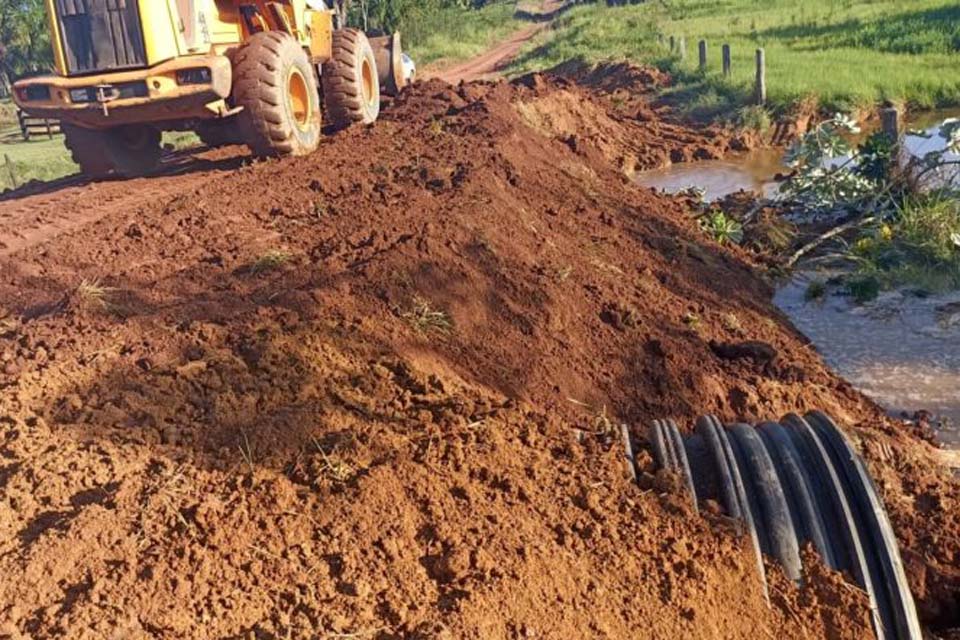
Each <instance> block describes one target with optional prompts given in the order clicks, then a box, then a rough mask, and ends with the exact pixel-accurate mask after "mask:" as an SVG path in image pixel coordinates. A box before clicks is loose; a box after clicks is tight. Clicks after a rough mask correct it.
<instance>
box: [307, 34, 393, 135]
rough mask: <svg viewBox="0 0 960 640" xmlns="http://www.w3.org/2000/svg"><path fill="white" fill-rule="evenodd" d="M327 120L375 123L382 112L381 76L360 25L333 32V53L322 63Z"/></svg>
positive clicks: (335, 123)
mask: <svg viewBox="0 0 960 640" xmlns="http://www.w3.org/2000/svg"><path fill="white" fill-rule="evenodd" d="M321 76H322V78H323V101H324V104H325V105H326V108H327V120H328V121H329V122H330V123H331V124H333V126H334V127H335V128H337V129H342V128H344V127H348V126H350V125H351V124H353V123H355V122H362V123H363V124H373V123H374V122H375V121H376V119H377V116H379V115H380V79H379V77H378V75H377V62H376V60H375V59H374V56H373V49H372V48H371V47H370V42H369V41H368V40H367V36H366V35H364V33H363V32H362V31H358V30H357V29H339V30H337V31H334V32H333V57H332V58H331V59H330V60H329V61H327V62H326V63H325V64H324V65H323V73H322V74H321Z"/></svg>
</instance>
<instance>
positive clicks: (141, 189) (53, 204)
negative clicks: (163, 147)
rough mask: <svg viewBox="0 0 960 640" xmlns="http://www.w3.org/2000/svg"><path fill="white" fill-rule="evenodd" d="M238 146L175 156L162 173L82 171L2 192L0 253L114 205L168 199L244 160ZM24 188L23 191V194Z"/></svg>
mask: <svg viewBox="0 0 960 640" xmlns="http://www.w3.org/2000/svg"><path fill="white" fill-rule="evenodd" d="M242 158H243V154H242V152H241V151H240V150H239V149H238V148H233V149H229V150H228V149H223V150H219V151H216V152H208V151H206V150H204V151H203V152H201V153H200V154H198V155H180V156H175V157H173V158H171V159H170V160H169V161H168V162H167V166H166V167H165V168H164V169H163V170H161V171H160V173H158V174H154V175H150V176H145V177H142V178H135V179H130V180H108V181H101V182H91V181H87V180H85V179H84V178H83V177H81V176H75V177H71V178H67V179H64V180H58V181H55V182H50V183H47V184H41V185H27V186H26V187H23V188H21V189H20V190H18V191H14V192H8V193H6V194H4V195H3V196H2V197H0V257H5V256H8V255H12V254H14V253H16V252H18V251H22V250H24V249H28V248H30V247H33V246H36V245H38V244H41V243H43V242H46V241H47V240H50V239H52V238H55V237H57V236H59V235H61V234H64V233H69V232H71V231H74V230H76V229H79V228H81V227H83V226H85V225H88V224H91V223H93V222H96V221H97V220H100V219H102V218H104V217H106V216H108V215H110V214H112V213H114V212H116V211H121V210H124V209H131V208H135V207H138V206H141V205H142V204H144V203H147V202H155V201H157V200H162V199H165V198H166V199H170V198H173V197H174V196H176V195H178V194H180V193H183V192H185V191H189V190H191V189H193V188H195V187H196V186H198V185H200V184H203V183H204V182H206V181H208V180H211V179H213V178H214V177H216V176H218V175H224V174H226V173H228V172H230V171H232V170H233V169H235V168H236V167H237V166H238V165H239V163H240V162H242ZM21 194H22V195H21Z"/></svg>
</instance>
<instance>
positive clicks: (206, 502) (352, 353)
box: [0, 67, 960, 640]
mask: <svg viewBox="0 0 960 640" xmlns="http://www.w3.org/2000/svg"><path fill="white" fill-rule="evenodd" d="M661 76H662V74H658V73H657V72H652V71H650V70H643V69H631V68H627V67H617V68H613V69H610V70H607V71H605V72H602V73H596V74H593V75H592V76H589V77H585V78H582V79H581V80H580V83H579V84H577V83H572V82H570V81H568V80H563V81H559V80H558V81H554V80H551V79H549V78H543V77H539V76H538V77H529V78H525V79H523V80H522V81H519V82H516V83H513V84H508V83H479V84H469V83H468V84H465V85H462V86H460V87H458V88H452V87H450V86H449V85H446V84H444V83H442V82H439V81H432V82H426V83H421V84H419V85H417V86H415V87H413V88H411V89H410V90H408V91H406V92H404V93H403V94H402V95H401V96H400V97H398V98H397V100H395V101H394V102H393V103H392V104H391V105H390V107H389V108H388V109H386V110H385V112H384V114H383V119H382V121H380V122H378V124H377V125H376V126H375V127H369V128H368V127H355V128H352V129H349V130H347V131H345V132H342V133H340V134H337V135H335V136H332V137H330V138H328V139H326V140H325V141H324V143H323V145H322V147H321V149H320V150H319V151H318V152H317V153H316V154H314V155H312V156H309V157H306V158H288V159H283V160H271V161H264V162H257V163H251V164H249V165H244V166H230V165H229V164H218V161H215V160H214V161H213V162H214V164H212V165H208V166H200V167H199V170H196V171H193V172H192V173H191V172H188V173H185V174H183V175H179V176H167V177H162V178H159V179H158V181H155V182H149V181H130V182H112V183H103V184H99V185H73V186H68V187H66V188H64V189H60V190H55V191H54V192H52V193H39V194H34V195H26V196H23V197H20V198H17V197H9V196H8V197H7V199H6V200H4V201H3V202H0V217H3V216H6V217H7V219H10V220H14V219H19V220H21V221H29V220H30V218H29V217H28V215H29V214H27V213H25V211H30V210H34V209H37V210H42V211H45V212H46V213H45V214H44V216H45V217H44V220H47V219H48V218H53V217H54V216H55V215H58V216H60V218H59V219H60V222H59V223H57V224H59V225H61V226H60V227H54V226H51V225H50V224H47V225H46V226H42V228H43V229H54V230H55V231H54V232H41V233H37V232H35V231H30V230H27V231H30V233H35V235H32V236H31V235H30V234H29V233H21V232H20V231H19V230H17V229H14V228H13V225H12V224H8V226H7V227H6V228H7V230H6V231H5V232H4V233H5V234H6V235H5V236H4V237H5V238H8V239H14V240H16V241H17V242H20V243H21V244H20V245H18V246H16V247H14V246H13V244H12V242H13V240H10V241H9V242H8V245H7V249H6V250H5V253H4V255H0V575H3V576H4V580H2V581H0V637H3V638H10V639H11V640H26V639H28V638H29V639H31V640H37V639H42V638H96V639H100V638H123V639H124V640H126V639H134V640H140V639H148V638H149V639H158V638H159V639H174V638H176V639H180V638H195V639H197V640H207V639H210V640H213V639H217V640H220V639H222V638H270V639H281V638H318V637H319V638H324V637H357V638H361V637H362V638H373V639H376V640H393V639H397V638H410V639H428V638H429V639H437V640H440V639H448V640H452V639H453V638H477V639H479V638H483V639H484V640H486V639H501V638H502V639H504V640H506V639H514V638H518V637H528V638H529V637H537V638H551V639H552V638H557V639H560V638H563V639H567V638H591V639H593V638H617V639H619V638H630V637H636V636H637V633H638V631H637V630H638V629H639V630H642V632H641V634H642V635H644V636H645V637H652V638H735V639H744V640H753V639H755V638H758V637H783V638H827V637H829V638H836V639H841V640H861V639H864V638H870V637H872V630H871V627H870V612H869V606H868V603H867V602H866V599H865V598H864V596H863V594H862V592H860V591H859V590H857V589H854V588H851V586H850V585H849V583H848V582H847V581H846V579H845V578H844V577H843V576H840V575H837V574H834V573H831V572H829V571H827V570H826V569H824V568H823V567H822V566H821V565H820V564H819V563H818V560H817V559H816V557H812V556H806V557H805V560H804V562H805V567H806V570H807V572H808V573H807V576H808V578H807V580H805V582H804V583H803V585H799V586H798V585H796V584H794V583H792V582H790V581H789V580H787V579H786V578H785V577H784V576H783V574H782V573H780V572H778V571H777V570H775V569H774V568H773V567H771V569H770V572H769V577H770V580H771V590H770V593H771V599H770V602H769V603H767V602H766V601H765V599H764V593H763V589H762V587H761V585H760V584H759V581H758V579H757V575H756V573H755V567H754V565H753V562H752V559H751V557H750V553H749V550H748V548H747V545H746V544H745V541H744V539H743V538H742V537H741V536H739V535H738V533H737V531H738V529H737V528H736V527H734V526H733V525H732V523H731V522H730V520H729V519H728V518H726V517H724V516H723V515H722V514H720V513H719V512H718V510H717V509H713V508H707V509H705V514H704V516H703V517H697V516H696V515H695V514H693V513H692V511H691V509H690V507H689V505H688V501H687V500H686V499H685V498H684V497H683V496H681V495H680V494H679V493H678V492H677V487H678V485H677V483H676V482H675V479H674V478H671V477H669V476H664V475H662V474H660V475H658V474H657V473H656V472H655V468H654V465H653V461H652V458H651V456H650V452H649V450H648V449H647V448H645V447H641V448H640V450H639V452H638V454H639V465H640V467H641V478H640V482H641V485H640V486H638V485H637V484H635V483H633V482H631V481H630V480H629V478H628V477H627V475H626V473H625V467H624V464H623V460H622V454H621V447H620V444H619V443H618V441H617V434H618V425H619V424H621V423H625V424H627V425H629V426H630V428H631V429H632V430H633V431H634V433H635V434H636V435H637V436H638V438H639V441H640V442H641V443H642V442H643V441H644V439H643V437H644V433H645V428H644V427H645V425H646V424H648V423H649V422H650V420H652V419H654V418H659V417H662V416H672V417H674V418H676V419H677V420H678V421H681V422H682V423H683V424H684V425H685V427H686V428H689V425H690V423H691V419H692V417H693V416H695V415H697V414H699V413H704V412H712V413H715V414H717V415H719V416H720V417H721V418H722V419H724V420H728V421H733V420H737V419H748V420H758V419H762V418H765V417H770V416H779V415H781V414H783V413H785V412H787V411H796V410H806V409H809V408H813V407H820V408H823V409H825V410H827V411H828V412H829V413H831V414H833V415H834V416H836V417H837V418H838V419H839V420H841V421H842V423H843V424H844V425H845V427H846V428H847V429H848V430H849V432H850V433H851V434H852V436H853V437H854V439H855V441H856V442H857V444H858V446H859V447H860V449H861V451H862V452H863V455H864V456H865V457H866V459H867V461H868V463H869V464H870V468H871V471H872V473H873V475H874V477H875V478H876V479H877V483H878V485H879V488H880V490H881V492H882V494H883V496H884V500H885V503H886V506H887V509H888V510H889V512H890V514H891V518H892V520H893V522H894V525H895V528H896V531H897V534H898V536H899V542H900V546H901V549H902V551H903V555H904V562H905V564H906V567H907V571H908V574H909V578H910V582H911V588H912V589H913V593H914V594H915V595H916V598H917V602H918V605H919V608H920V611H921V615H922V617H923V621H924V623H925V624H926V625H927V627H928V629H930V630H931V632H936V633H940V632H941V631H944V630H947V629H950V628H953V627H956V626H958V623H960V610H958V606H957V603H958V602H960V600H958V594H960V568H958V566H957V562H956V558H957V557H958V553H960V486H958V484H957V482H956V480H955V479H952V478H951V477H950V476H949V475H948V474H947V473H946V472H945V471H944V470H942V469H941V468H940V467H939V466H938V465H937V462H936V460H937V452H936V451H935V450H934V449H933V448H932V447H930V446H929V445H928V444H926V443H925V442H923V441H921V440H920V439H918V438H917V437H915V436H914V435H912V434H911V433H910V432H908V431H906V430H905V429H904V428H903V426H902V425H901V424H900V423H898V422H896V421H892V420H890V419H888V418H887V417H885V416H884V415H883V413H882V412H881V411H880V410H879V409H878V408H877V407H876V406H875V405H873V404H872V403H871V402H870V401H869V400H868V399H866V398H864V397H863V396H861V395H859V394H858V393H857V392H855V391H854V390H853V389H852V388H851V387H850V385H848V384H847V383H845V382H844V381H843V380H840V379H838V378H837V377H836V376H834V375H833V374H832V373H831V372H830V371H829V369H828V368H827V367H826V366H825V365H824V363H823V362H822V361H821V360H820V358H819V356H817V354H816V353H814V352H813V351H812V350H811V349H810V348H809V346H808V344H807V343H806V341H805V340H804V339H803V337H802V336H801V335H799V334H798V333H797V332H796V331H795V330H794V329H793V328H792V327H791V326H790V325H789V323H788V322H787V321H786V320H785V318H784V317H783V316H782V315H781V314H780V313H779V312H777V310H776V309H775V308H774V307H773V306H772V304H771V302H770V293H771V291H770V287H769V285H768V284H767V282H766V281H765V280H764V278H763V276H762V266H761V265H760V264H758V263H757V262H756V258H755V257H754V256H753V255H751V254H750V253H748V252H746V251H745V250H742V249H740V248H737V247H733V248H726V247H721V246H719V245H717V244H716V243H714V242H712V241H710V240H709V239H708V238H707V237H706V236H705V235H704V234H703V233H702V232H701V231H700V229H699V228H698V226H697V224H696V222H695V221H694V220H693V219H692V217H691V215H690V207H691V203H690V202H689V201H687V200H684V199H677V198H670V197H665V196H661V195H657V194H654V193H651V192H650V191H648V190H645V189H641V188H638V187H636V186H635V185H634V184H633V183H632V182H631V181H630V180H628V179H627V178H626V177H625V176H624V170H626V169H628V168H630V167H636V166H655V165H656V164H658V163H663V162H666V161H669V160H670V159H674V160H677V161H679V160H683V159H691V158H696V157H709V156H711V155H720V154H723V153H725V152H727V151H728V150H729V149H730V148H732V147H733V146H735V145H737V144H742V142H743V141H742V140H741V141H739V142H738V138H737V136H736V135H734V133H733V132H729V131H724V130H721V129H710V130H705V129H690V128H688V127H684V126H682V125H680V124H677V123H676V122H671V121H669V120H665V119H664V116H663V114H660V113H658V112H656V111H654V110H652V109H651V108H650V107H649V105H646V104H645V102H644V100H643V98H642V95H643V94H645V93H646V92H647V91H649V89H650V86H649V83H650V82H656V81H657V78H659V77H661ZM607 81H609V82H607ZM608 85H609V86H615V87H617V88H616V91H617V92H618V93H617V94H616V95H615V96H612V95H610V94H608V93H607V91H606V90H604V89H602V88H598V87H603V86H608ZM630 96H633V97H632V98H631V97H630ZM614 98H616V99H614ZM222 162H235V161H229V160H227V159H224V160H222ZM228 169H230V170H228ZM152 189H156V190H155V191H154V190H152ZM41 191H42V190H41ZM45 199H46V200H45ZM43 202H46V204H45V205H43V207H44V208H39V207H40V203H43ZM91 209H94V211H91ZM71 212H73V213H74V214H79V215H80V219H79V220H76V219H72V220H67V221H64V220H63V218H64V217H65V216H66V215H68V214H69V213H71ZM17 216H20V217H19V218H17ZM748 341H749V342H762V343H764V344H766V345H768V346H769V348H770V349H771V350H772V351H773V352H774V353H776V357H775V358H774V359H773V360H771V361H769V362H764V363H760V362H754V361H752V360H750V359H728V358H723V357H720V356H718V355H717V351H716V350H715V349H714V348H713V346H712V345H714V344H716V343H727V344H737V343H740V342H748Z"/></svg>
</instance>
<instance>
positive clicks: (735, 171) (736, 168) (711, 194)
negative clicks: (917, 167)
mask: <svg viewBox="0 0 960 640" xmlns="http://www.w3.org/2000/svg"><path fill="white" fill-rule="evenodd" d="M958 116H960V114H958V113H957V112H956V111H931V112H928V113H924V114H922V115H921V116H920V117H918V118H916V119H914V120H912V121H911V122H910V123H909V124H908V127H909V129H910V130H911V131H922V132H923V133H924V135H923V136H919V135H909V134H908V135H907V136H906V137H905V139H904V147H905V149H906V151H907V152H908V153H909V154H911V155H914V156H923V155H924V154H926V153H929V152H931V151H935V150H939V149H943V144H944V142H943V139H942V138H940V137H939V135H938V130H939V127H940V123H941V122H943V121H944V120H945V119H946V118H950V117H958ZM865 136H866V133H865V134H863V135H862V136H861V138H863V137H865ZM782 158H783V151H782V150H780V149H759V150H756V151H751V152H749V153H745V154H742V155H739V156H731V157H729V158H725V159H723V160H705V161H702V162H689V163H680V164H674V165H671V166H669V167H665V168H663V169H654V170H652V171H644V172H642V173H639V174H637V175H636V177H635V181H636V183H637V184H638V185H640V186H643V187H649V188H652V189H656V190H658V191H665V192H667V193H678V192H680V191H683V190H685V189H687V188H689V187H692V186H696V187H699V188H701V189H703V190H704V191H705V195H704V197H705V198H706V200H707V201H713V200H717V199H720V198H722V197H724V196H726V195H729V194H731V193H736V192H737V191H741V190H746V191H755V192H757V193H762V194H763V195H764V196H767V197H774V196H775V195H776V193H777V186H778V185H777V183H776V182H775V181H774V176H776V175H777V174H781V173H786V172H787V168H786V167H785V166H784V165H783V162H782ZM953 159H956V158H955V157H953ZM845 161H846V158H837V159H835V160H833V161H832V163H834V164H840V163H843V162H845Z"/></svg>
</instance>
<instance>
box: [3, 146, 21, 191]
mask: <svg viewBox="0 0 960 640" xmlns="http://www.w3.org/2000/svg"><path fill="white" fill-rule="evenodd" d="M3 159H4V160H5V161H6V163H7V171H9V172H10V183H11V184H12V185H13V188H14V189H16V188H18V187H19V186H20V185H19V184H17V174H16V173H15V172H14V170H13V162H11V161H10V156H9V155H7V154H6V153H5V154H3Z"/></svg>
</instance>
